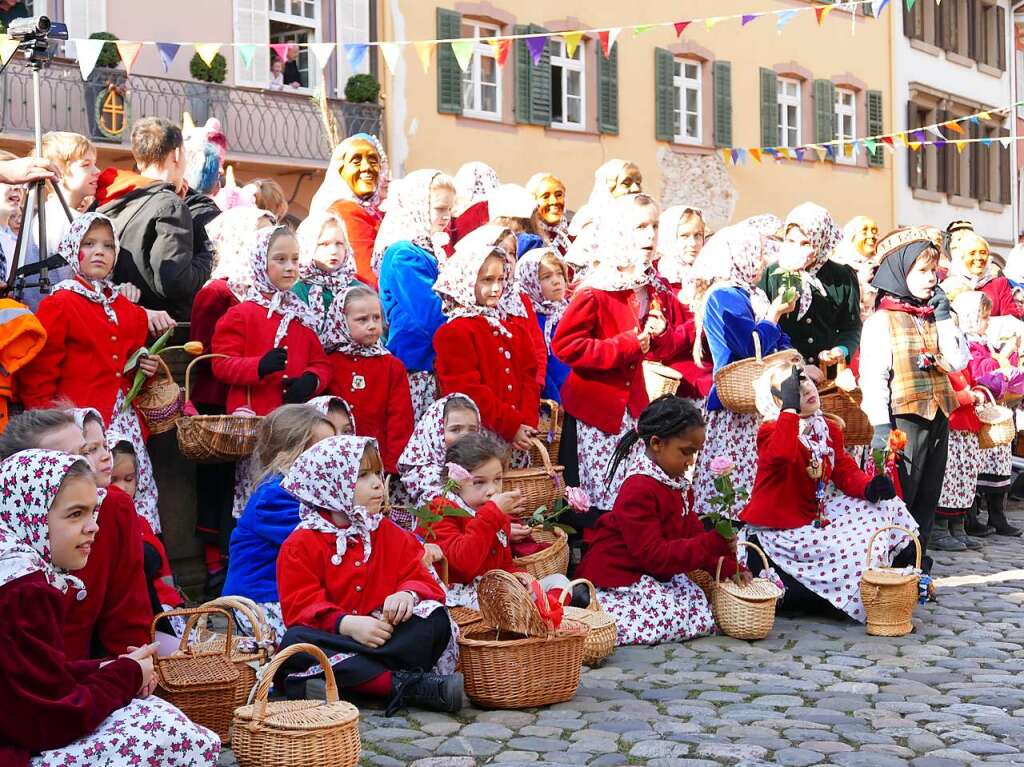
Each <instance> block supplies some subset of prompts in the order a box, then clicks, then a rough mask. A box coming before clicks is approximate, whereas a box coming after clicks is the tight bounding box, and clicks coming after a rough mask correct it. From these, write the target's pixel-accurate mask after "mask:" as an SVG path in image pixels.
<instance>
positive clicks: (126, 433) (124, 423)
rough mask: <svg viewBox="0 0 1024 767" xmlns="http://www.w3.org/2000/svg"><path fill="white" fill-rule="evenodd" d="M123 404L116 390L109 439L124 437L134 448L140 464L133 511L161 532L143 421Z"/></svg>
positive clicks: (154, 530)
mask: <svg viewBox="0 0 1024 767" xmlns="http://www.w3.org/2000/svg"><path fill="white" fill-rule="evenodd" d="M123 405H124V393H123V392H118V393H117V401H116V402H115V403H114V415H113V417H112V418H111V419H110V425H109V426H108V427H107V431H108V432H109V434H108V441H117V442H119V441H121V440H122V439H123V440H127V441H128V442H131V444H132V447H133V448H134V449H135V461H136V463H137V464H138V467H139V474H138V478H139V486H138V490H136V491H135V498H134V501H135V511H137V512H138V513H139V515H140V516H142V517H144V518H145V520H146V521H147V522H149V525H150V527H152V528H153V532H154V533H156V534H157V535H159V534H160V510H159V509H158V508H157V499H158V495H157V489H156V478H155V477H154V476H153V464H152V462H151V461H150V460H149V452H148V451H147V450H146V440H145V439H143V437H142V422H141V421H140V420H139V418H140V416H139V412H138V411H137V410H136V409H135V408H133V407H130V408H128V410H127V411H125V412H121V407H122V406H123Z"/></svg>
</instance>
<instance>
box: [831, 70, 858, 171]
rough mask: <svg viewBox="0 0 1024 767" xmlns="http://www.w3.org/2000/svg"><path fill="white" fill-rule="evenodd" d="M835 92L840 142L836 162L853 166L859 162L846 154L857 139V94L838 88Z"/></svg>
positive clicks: (838, 138)
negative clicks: (847, 149)
mask: <svg viewBox="0 0 1024 767" xmlns="http://www.w3.org/2000/svg"><path fill="white" fill-rule="evenodd" d="M835 91H836V96H835V105H836V119H835V126H836V136H835V137H836V139H837V140H838V141H839V147H838V150H839V151H838V152H836V162H839V163H843V164H846V165H853V164H855V163H856V162H857V160H856V158H855V157H854V156H853V153H852V152H851V153H850V154H849V155H847V154H846V145H847V143H849V142H851V141H853V140H854V139H856V138H857V94H856V93H854V92H853V91H851V90H847V89H846V88H836V89H835Z"/></svg>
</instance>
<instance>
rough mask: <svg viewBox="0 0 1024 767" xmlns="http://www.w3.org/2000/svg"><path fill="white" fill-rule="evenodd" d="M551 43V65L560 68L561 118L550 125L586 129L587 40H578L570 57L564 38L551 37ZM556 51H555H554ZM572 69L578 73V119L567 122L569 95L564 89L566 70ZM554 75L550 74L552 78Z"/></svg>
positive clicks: (577, 129) (562, 128)
mask: <svg viewBox="0 0 1024 767" xmlns="http://www.w3.org/2000/svg"><path fill="white" fill-rule="evenodd" d="M551 44H552V47H553V50H552V52H551V66H552V67H556V66H558V67H561V68H562V120H561V121H560V122H555V121H554V120H552V121H551V127H552V128H557V129H559V130H574V131H584V130H586V129H587V41H586V40H580V42H579V45H577V46H576V56H577V57H578V58H573V59H570V58H569V57H568V56H567V55H565V54H566V50H565V40H563V39H562V38H560V37H557V38H552V40H551ZM556 51H557V52H556ZM569 70H572V71H574V72H579V73H580V96H579V100H580V121H579V122H578V123H574V122H568V121H567V120H566V119H565V118H566V115H568V114H569V109H568V105H569V100H568V99H569V96H568V93H567V89H566V82H567V81H568V79H569V78H568V75H567V72H568V71H569ZM553 77H554V75H553V74H552V78H553Z"/></svg>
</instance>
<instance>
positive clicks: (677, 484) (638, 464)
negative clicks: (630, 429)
mask: <svg viewBox="0 0 1024 767" xmlns="http://www.w3.org/2000/svg"><path fill="white" fill-rule="evenodd" d="M643 447H644V444H643V442H642V441H641V442H638V443H637V444H636V446H635V447H634V449H633V451H632V452H631V453H630V457H629V463H628V464H627V466H626V476H627V477H631V476H633V475H634V474H640V475H642V476H645V477H651V478H652V479H656V480H657V481H658V482H660V483H661V484H663V485H665V486H666V487H670V488H672V489H673V490H678V491H680V492H686V491H687V490H689V489H690V483H689V482H687V481H686V478H685V477H679V478H678V479H672V477H670V476H669V475H668V474H666V473H665V470H664V469H663V468H661V467H660V466H658V464H656V463H655V462H654V461H652V460H651V459H650V457H649V456H648V455H647V451H646V450H644V449H643Z"/></svg>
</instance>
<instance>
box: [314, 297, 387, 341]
mask: <svg viewBox="0 0 1024 767" xmlns="http://www.w3.org/2000/svg"><path fill="white" fill-rule="evenodd" d="M353 290H357V291H365V290H369V288H366V287H365V286H359V285H356V286H353V287H350V288H345V289H344V290H343V291H341V293H335V295H334V300H333V301H332V302H331V307H330V308H329V309H328V310H327V317H326V318H325V319H324V326H323V330H322V331H321V332H320V340H321V341H322V342H323V345H324V351H326V352H327V353H328V354H330V353H331V352H341V353H342V354H345V355H347V356H350V357H383V356H384V355H385V354H391V352H389V351H388V348H387V347H386V346H385V345H384V342H383V341H382V340H381V339H379V338H378V339H377V343H375V344H373V345H372V346H364V345H363V344H361V343H357V342H356V340H355V339H354V338H352V330H351V329H350V328H349V326H348V319H347V318H346V317H345V301H346V300H347V299H348V294H349V293H350V292H351V291H353ZM371 292H372V291H371ZM365 295H366V297H367V298H369V297H370V296H369V293H367V294H365ZM310 296H312V294H310ZM374 297H376V294H375V293H374ZM378 300H379V299H378Z"/></svg>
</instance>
